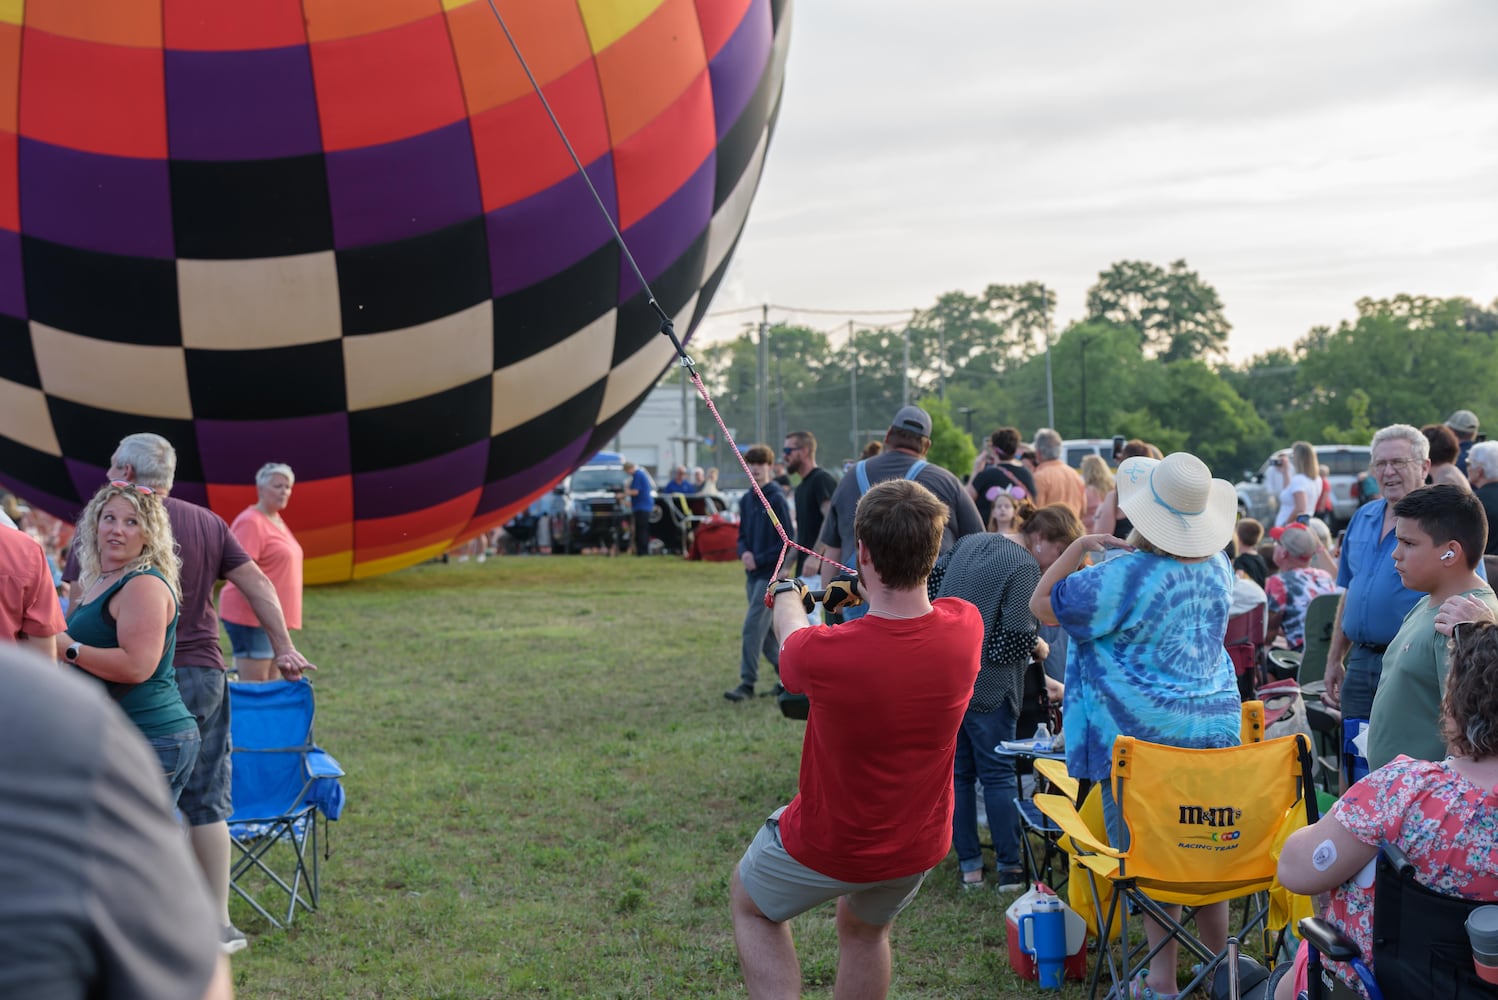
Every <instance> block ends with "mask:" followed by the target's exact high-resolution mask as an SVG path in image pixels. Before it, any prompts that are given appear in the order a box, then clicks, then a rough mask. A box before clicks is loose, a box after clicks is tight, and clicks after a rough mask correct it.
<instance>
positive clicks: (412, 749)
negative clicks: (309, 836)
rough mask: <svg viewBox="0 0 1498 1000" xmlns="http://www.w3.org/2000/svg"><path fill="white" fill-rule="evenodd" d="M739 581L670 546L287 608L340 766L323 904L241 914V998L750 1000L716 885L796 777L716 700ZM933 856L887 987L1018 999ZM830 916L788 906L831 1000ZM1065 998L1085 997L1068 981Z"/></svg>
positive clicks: (413, 575) (980, 902)
mask: <svg viewBox="0 0 1498 1000" xmlns="http://www.w3.org/2000/svg"><path fill="white" fill-rule="evenodd" d="M743 602H744V596H743V573H742V571H741V570H740V569H739V567H738V565H737V564H702V563H687V562H683V561H681V560H678V559H675V558H665V557H658V558H649V559H634V558H619V559H604V558H600V557H571V558H564V557H513V558H503V559H498V560H492V561H490V562H488V563H486V564H483V565H477V564H473V563H464V564H452V565H435V564H432V565H426V566H421V567H417V568H415V569H411V570H407V571H405V572H401V573H396V574H393V575H391V576H387V577H382V578H379V579H375V580H370V581H366V582H361V583H353V584H347V585H340V586H331V587H322V588H317V589H312V590H309V591H308V593H307V601H306V605H307V606H306V612H305V616H304V618H305V621H306V623H307V627H306V631H305V633H304V638H303V639H302V640H301V645H302V646H303V648H304V650H305V651H306V652H307V653H308V655H309V656H310V657H311V658H312V659H313V660H314V662H316V663H317V664H318V665H319V666H320V667H321V668H322V669H321V670H320V671H319V673H318V674H317V675H316V684H317V691H318V736H319V740H320V742H321V743H322V744H323V745H324V746H325V747H327V748H328V749H329V750H330V751H331V752H332V753H334V754H335V755H336V756H337V757H338V758H339V759H340V761H341V762H342V763H343V765H344V767H345V768H346V770H347V771H348V777H347V779H345V787H346V788H347V790H348V807H347V810H346V811H345V813H344V817H343V819H342V821H340V822H339V823H336V824H334V825H333V828H332V841H331V843H332V858H331V860H329V861H328V862H326V864H325V866H324V869H323V898H322V901H323V905H322V909H321V910H320V911H319V912H318V913H315V914H310V915H308V914H303V915H301V916H299V917H298V919H297V922H296V924H295V926H294V927H293V929H292V930H291V931H289V932H281V931H276V930H275V929H274V928H271V927H269V926H268V925H266V924H265V923H264V921H262V920H260V919H259V918H258V917H256V916H254V914H253V913H252V912H251V911H250V910H249V909H248V908H247V907H245V906H243V905H242V904H241V903H240V902H239V901H238V900H235V901H234V910H233V914H234V918H235V922H236V923H238V924H239V926H240V927H241V928H243V929H244V930H245V931H246V932H247V933H249V934H250V936H251V942H252V944H251V947H250V949H249V950H248V951H246V952H243V953H241V954H240V955H238V956H236V957H235V959H234V982H235V987H236V990H237V993H238V995H239V996H240V997H244V998H252V1000H253V998H271V997H285V998H311V997H340V998H342V997H350V998H364V997H381V998H385V997H454V998H456V997H529V996H546V997H671V998H676V997H720V996H725V997H727V996H742V995H743V993H744V991H743V984H742V980H741V979H740V976H739V970H738V961H737V957H736V955H735V952H734V946H733V937H732V930H731V925H730V920H729V913H728V900H727V894H728V877H729V873H730V872H731V871H732V869H733V866H734V865H735V863H736V862H737V860H738V857H739V855H740V853H741V852H742V851H743V848H744V846H745V845H746V844H747V843H748V841H749V839H750V837H751V836H752V835H753V833H754V831H755V830H756V828H757V827H758V826H759V825H760V824H761V823H762V821H763V819H764V817H765V815H766V814H767V813H768V812H769V811H770V810H771V809H773V808H774V807H775V806H777V805H780V804H782V803H784V802H785V801H787V800H788V799H789V798H790V797H791V795H792V794H794V792H795V789H796V772H797V766H798V762H799V756H800V746H801V735H802V731H803V729H802V724H801V723H798V722H792V721H790V720H787V719H784V718H782V717H781V715H780V713H779V711H778V710H777V709H776V707H775V705H774V704H773V703H772V702H771V701H770V700H769V699H757V700H756V701H755V703H753V704H748V705H741V706H736V705H731V704H729V703H728V702H726V701H724V699H723V697H722V692H723V691H724V690H725V689H726V688H728V687H730V686H732V685H733V684H734V683H735V682H736V681H737V670H738V667H737V662H738V631H739V626H740V623H741V621H742V617H743ZM1003 905H1004V904H1003V903H1002V902H1001V901H1000V899H999V898H998V897H997V896H996V895H995V894H994V893H993V892H992V891H991V890H990V891H986V892H983V893H971V894H964V893H963V892H962V891H961V890H960V889H959V888H958V886H957V884H956V861H955V858H954V857H953V856H949V857H948V858H947V860H946V861H944V862H943V863H942V865H941V867H940V868H938V869H937V871H936V872H935V873H934V874H933V875H932V876H931V878H930V879H928V880H927V883H926V886H925V887H924V888H923V889H922V891H921V894H920V896H919V897H918V898H917V899H916V901H915V903H914V904H913V905H912V906H911V907H910V909H908V910H907V911H906V912H905V914H904V915H902V916H901V918H900V920H899V921H898V923H897V924H896V927H895V931H894V936H893V947H894V952H895V959H894V986H893V990H892V996H896V997H933V998H934V997H1031V996H1035V997H1038V996H1042V995H1050V996H1054V995H1057V994H1054V993H1052V994H1042V993H1041V992H1040V991H1039V990H1038V989H1037V988H1036V987H1035V986H1034V984H1032V983H1025V982H1023V981H1021V980H1018V979H1016V978H1015V977H1014V976H1013V974H1012V973H1011V972H1010V970H1009V967H1008V964H1007V961H1006V958H1005V951H1004V947H1005V945H1004V921H1003V912H1002V907H1003ZM832 914H833V911H832V908H831V907H830V906H827V907H823V908H821V909H818V910H816V911H814V912H812V913H810V914H807V915H805V916H802V917H800V918H798V919H797V920H796V921H795V922H794V924H793V926H794V928H795V933H796V937H797V944H798V948H799V950H800V953H801V962H802V971H803V977H804V981H805V984H806V995H807V996H810V997H817V996H824V997H830V996H831V981H832V975H833V970H834V967H835V962H836V941H835V935H834V931H833V925H832ZM1065 995H1066V996H1068V997H1071V996H1080V995H1081V991H1080V990H1079V989H1078V988H1076V987H1074V986H1069V987H1068V989H1067V991H1066V994H1065Z"/></svg>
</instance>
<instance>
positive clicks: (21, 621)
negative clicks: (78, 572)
mask: <svg viewBox="0 0 1498 1000" xmlns="http://www.w3.org/2000/svg"><path fill="white" fill-rule="evenodd" d="M65 628H67V623H66V622H64V621H63V619H62V605H61V604H60V603H58V600H57V588H56V587H53V586H52V570H50V569H49V568H48V567H47V557H46V556H45V555H44V554H43V553H42V547H41V545H40V544H39V543H38V542H37V540H36V539H34V538H32V537H31V536H30V535H28V534H26V532H24V531H21V530H20V529H19V528H5V527H0V641H9V642H14V641H15V639H16V637H17V636H19V635H21V634H23V633H24V634H25V635H27V636H30V637H33V638H38V639H45V638H46V637H48V636H52V635H56V634H57V633H59V632H61V631H63V630H64V629H65Z"/></svg>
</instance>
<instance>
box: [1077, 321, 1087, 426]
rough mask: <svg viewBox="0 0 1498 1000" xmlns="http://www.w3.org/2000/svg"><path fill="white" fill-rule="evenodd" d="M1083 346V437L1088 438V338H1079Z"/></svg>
mask: <svg viewBox="0 0 1498 1000" xmlns="http://www.w3.org/2000/svg"><path fill="white" fill-rule="evenodd" d="M1077 340H1078V342H1079V343H1080V344H1081V345H1082V436H1083V437H1084V438H1085V437H1086V436H1087V338H1086V337H1078V338H1077Z"/></svg>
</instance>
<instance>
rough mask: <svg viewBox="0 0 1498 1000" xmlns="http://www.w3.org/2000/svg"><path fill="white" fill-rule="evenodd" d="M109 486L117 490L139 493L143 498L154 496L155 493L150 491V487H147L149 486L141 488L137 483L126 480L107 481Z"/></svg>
mask: <svg viewBox="0 0 1498 1000" xmlns="http://www.w3.org/2000/svg"><path fill="white" fill-rule="evenodd" d="M109 485H110V486H113V487H114V488H115V489H117V490H134V491H135V492H137V493H139V494H140V495H141V496H145V497H150V496H155V495H156V491H155V490H153V489H151V487H149V486H142V485H140V484H139V483H132V482H130V481H129V480H126V479H111V480H110V481H109Z"/></svg>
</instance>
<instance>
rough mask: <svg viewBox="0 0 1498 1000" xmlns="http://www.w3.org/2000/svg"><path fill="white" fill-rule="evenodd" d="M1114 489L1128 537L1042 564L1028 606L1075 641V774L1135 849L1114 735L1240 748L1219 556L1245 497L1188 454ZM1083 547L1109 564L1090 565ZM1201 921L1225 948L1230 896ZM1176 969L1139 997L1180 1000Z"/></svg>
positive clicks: (1071, 675) (1166, 963) (1079, 545)
mask: <svg viewBox="0 0 1498 1000" xmlns="http://www.w3.org/2000/svg"><path fill="white" fill-rule="evenodd" d="M1117 487H1118V503H1119V507H1120V508H1121V509H1122V510H1123V511H1124V513H1125V514H1127V515H1128V517H1129V519H1130V520H1131V521H1132V522H1133V524H1134V531H1133V533H1132V534H1131V535H1130V536H1129V539H1128V541H1127V542H1123V541H1120V540H1118V539H1116V538H1114V537H1113V536H1112V535H1101V534H1094V535H1084V536H1083V537H1081V538H1079V539H1077V540H1076V541H1075V542H1073V543H1072V544H1071V546H1070V547H1068V549H1067V551H1066V552H1065V553H1063V554H1062V556H1061V557H1060V558H1059V559H1057V560H1056V562H1055V563H1053V564H1052V565H1051V567H1050V568H1049V569H1048V570H1046V572H1045V575H1044V576H1043V577H1042V578H1041V581H1040V584H1039V586H1038V587H1036V590H1035V598H1034V600H1032V601H1031V604H1030V609H1031V611H1033V612H1034V613H1035V615H1036V617H1038V618H1039V619H1040V620H1041V621H1042V622H1057V623H1059V624H1060V625H1061V627H1062V628H1063V629H1065V630H1066V633H1067V635H1068V637H1069V638H1070V640H1071V643H1070V647H1069V649H1068V653H1067V660H1066V699H1065V703H1064V704H1065V711H1064V712H1063V715H1062V721H1063V725H1064V732H1065V735H1066V766H1067V770H1068V771H1070V772H1071V774H1072V775H1073V776H1074V777H1077V778H1087V779H1091V780H1094V781H1101V782H1102V783H1103V786H1102V787H1103V812H1104V818H1105V820H1106V822H1107V826H1108V836H1109V839H1110V840H1111V841H1112V842H1113V844H1114V845H1115V846H1117V847H1119V848H1127V847H1128V830H1127V829H1126V828H1125V827H1124V826H1123V823H1122V822H1121V820H1120V818H1119V815H1118V808H1117V805H1116V803H1115V801H1114V798H1113V794H1112V788H1111V787H1110V785H1109V782H1108V781H1107V778H1108V776H1109V772H1110V770H1111V767H1112V753H1113V741H1114V739H1115V738H1116V737H1118V736H1120V735H1123V736H1134V737H1138V738H1139V739H1144V740H1149V741H1150V742H1153V743H1164V744H1168V745H1171V746H1179V747H1225V746H1236V745H1237V744H1238V742H1239V728H1240V703H1239V698H1238V686H1237V683H1236V682H1235V680H1234V676H1233V665H1232V661H1231V660H1230V659H1229V658H1228V654H1227V650H1226V649H1225V648H1224V647H1223V635H1224V634H1225V632H1226V631H1227V621H1228V611H1229V608H1230V607H1231V604H1232V599H1233V570H1232V567H1231V566H1230V565H1229V563H1228V560H1227V557H1226V556H1224V555H1223V554H1222V549H1223V547H1224V546H1225V545H1226V544H1227V542H1228V539H1229V538H1230V537H1231V535H1232V533H1233V522H1234V520H1235V516H1236V512H1237V500H1236V497H1235V494H1234V491H1233V487H1232V486H1231V485H1230V484H1229V483H1227V482H1224V481H1223V480H1220V479H1213V478H1212V474H1211V472H1210V471H1209V470H1208V469H1207V467H1206V465H1205V464H1203V463H1202V462H1201V460H1200V459H1197V458H1196V457H1195V456H1192V455H1188V454H1185V453H1184V452H1178V453H1176V454H1174V455H1169V456H1167V457H1166V458H1165V459H1163V460H1160V461H1156V460H1154V459H1150V458H1131V459H1128V460H1127V461H1125V462H1124V463H1123V464H1122V465H1121V466H1119V469H1118V476H1117ZM1088 553H1103V554H1105V555H1106V556H1107V558H1105V559H1103V561H1101V562H1098V563H1097V564H1096V565H1093V566H1089V567H1086V568H1083V567H1082V563H1083V561H1084V559H1085V558H1086V557H1087V555H1088ZM1196 920H1197V928H1198V930H1199V931H1200V932H1201V936H1202V939H1203V941H1204V942H1205V943H1206V944H1208V946H1209V947H1213V948H1221V947H1223V946H1225V945H1226V940H1227V907H1226V904H1221V903H1219V904H1214V905H1212V906H1208V907H1202V908H1201V909H1199V910H1197V914H1196ZM1145 932H1146V935H1147V936H1148V937H1149V939H1150V945H1151V947H1154V946H1155V945H1156V944H1158V943H1159V941H1161V940H1163V939H1164V938H1165V936H1166V935H1165V932H1164V930H1163V929H1162V928H1160V927H1159V925H1157V924H1156V923H1155V922H1154V921H1152V920H1146V921H1145ZM1218 938H1220V939H1221V940H1220V941H1218V940H1215V939H1218ZM1175 963H1176V948H1175V947H1174V944H1173V943H1171V944H1167V945H1166V946H1165V947H1164V948H1163V949H1162V950H1161V951H1160V952H1158V953H1157V954H1156V956H1155V958H1154V959H1152V960H1151V962H1150V968H1149V972H1148V974H1147V976H1146V977H1143V978H1142V979H1141V980H1140V981H1139V982H1138V983H1136V984H1134V985H1133V992H1132V995H1133V996H1139V997H1144V998H1147V1000H1150V998H1159V1000H1167V998H1170V997H1173V996H1174V995H1175V994H1174V989H1175Z"/></svg>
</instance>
